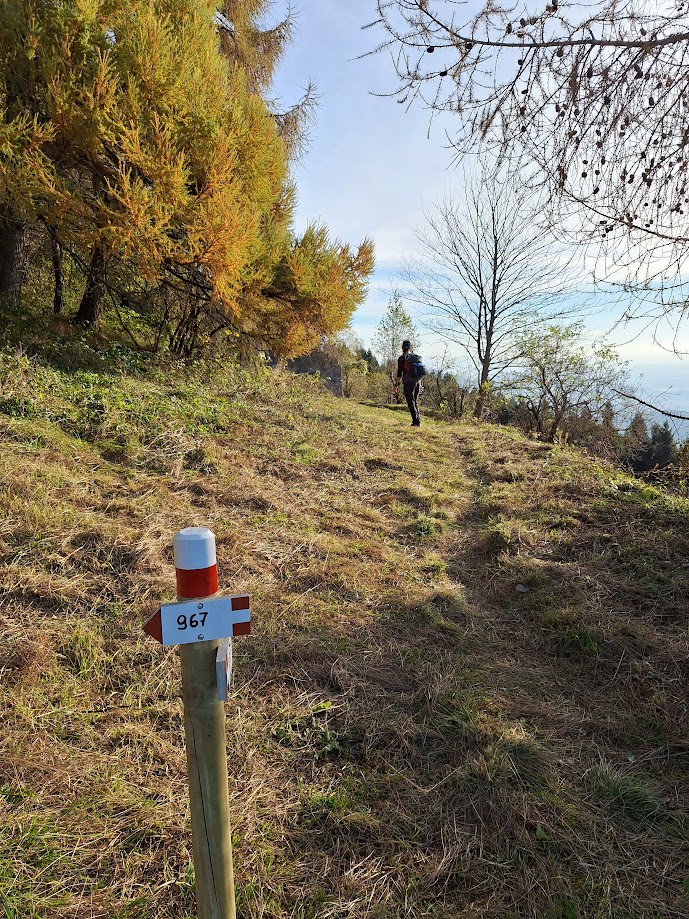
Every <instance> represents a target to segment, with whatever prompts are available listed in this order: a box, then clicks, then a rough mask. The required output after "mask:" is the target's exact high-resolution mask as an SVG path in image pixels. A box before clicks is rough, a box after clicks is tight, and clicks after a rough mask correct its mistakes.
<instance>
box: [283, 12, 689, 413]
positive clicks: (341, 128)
mask: <svg viewBox="0 0 689 919" xmlns="http://www.w3.org/2000/svg"><path fill="white" fill-rule="evenodd" d="M280 8H281V7H280V3H276V6H275V10H274V12H275V14H278V13H279V11H280ZM296 13H297V29H296V34H295V38H294V42H293V44H292V45H291V46H290V48H289V49H288V51H287V53H286V55H285V58H284V61H283V63H282V65H281V67H280V70H279V71H278V73H277V75H276V81H275V86H274V92H275V94H276V95H277V96H279V98H280V100H281V103H282V105H283V107H288V106H289V105H290V104H293V103H294V102H295V101H296V100H297V99H299V98H300V96H301V95H302V94H303V90H304V88H305V87H306V85H307V84H308V82H309V80H310V79H312V80H313V81H315V83H316V84H317V91H318V95H319V106H318V111H317V114H316V121H315V124H314V125H313V127H312V129H311V132H310V142H309V145H308V148H307V150H306V152H305V154H304V156H303V158H302V160H301V162H299V163H298V164H297V165H296V166H295V168H294V178H295V181H296V186H297V192H298V208H297V217H296V229H297V231H301V230H303V229H304V228H305V227H306V225H307V224H308V223H309V222H311V221H322V222H323V223H325V224H327V226H328V228H329V229H330V232H331V235H332V236H333V237H336V238H338V239H340V240H342V241H343V242H347V243H350V244H351V245H354V246H355V245H357V244H358V243H359V242H360V241H361V240H362V239H364V238H365V237H370V238H372V239H373V241H374V243H375V248H376V271H375V274H374V277H373V279H372V282H371V287H370V291H369V294H368V297H367V299H366V302H365V303H364V304H363V305H362V306H361V307H360V308H359V309H358V310H357V312H356V313H355V315H354V317H353V321H352V329H353V331H354V333H355V334H356V335H357V336H358V337H359V338H361V339H362V340H363V342H364V343H365V344H366V345H369V344H370V343H371V338H372V336H373V335H374V333H375V329H376V326H377V325H378V323H379V322H380V319H381V317H382V316H383V314H384V312H385V309H386V305H387V302H388V300H389V299H390V296H391V294H392V291H393V290H394V289H395V288H397V289H400V290H401V291H402V294H403V296H404V292H405V282H404V278H403V263H404V260H405V257H407V258H408V257H411V256H413V254H414V250H415V247H416V235H415V229H416V228H420V227H422V226H423V223H424V209H425V210H426V211H428V210H429V209H430V208H431V207H432V205H433V203H434V202H435V201H437V200H439V199H440V198H442V197H443V196H444V195H445V194H446V193H447V192H449V191H450V190H451V189H452V188H458V187H460V185H461V178H462V171H461V168H458V167H457V164H456V163H453V153H452V151H451V150H450V149H449V145H448V140H447V136H446V132H450V133H451V132H452V127H453V118H455V117H456V116H450V115H441V116H436V117H435V119H434V121H433V123H432V124H431V123H430V118H429V112H428V111H427V110H424V109H423V108H421V107H420V106H412V107H411V108H409V109H408V108H407V106H406V105H400V104H399V103H397V102H396V100H395V99H394V98H385V97H381V96H378V95H376V94H377V93H378V94H385V93H389V92H391V91H393V90H394V88H395V85H396V82H395V72H394V67H393V64H392V60H391V56H390V53H389V52H388V53H386V52H383V53H381V54H377V55H374V56H369V57H364V58H361V57H360V56H361V55H363V54H366V52H369V51H371V50H373V49H374V48H375V47H376V45H377V44H378V43H379V42H380V41H381V40H382V39H383V37H384V36H383V34H382V33H381V32H380V30H377V29H369V30H365V29H363V26H364V25H366V24H367V23H369V22H371V21H373V20H374V19H375V18H376V10H375V0H300V2H299V6H298V8H297V9H296ZM610 302H612V301H610ZM405 305H406V306H407V308H408V309H409V310H410V312H411V313H412V316H413V318H414V319H415V321H417V325H419V326H420V331H421V333H422V334H421V345H422V353H423V356H424V359H425V360H426V361H430V362H431V364H432V360H433V357H434V356H438V355H440V354H441V353H442V344H441V343H440V342H439V341H438V340H437V339H436V338H435V337H434V336H433V334H432V333H430V332H428V331H424V330H423V328H422V321H420V320H419V317H418V315H417V316H414V305H413V304H412V303H411V302H410V301H409V300H407V301H406V304H405ZM618 312H619V310H618V311H615V310H614V309H613V308H612V307H610V309H609V312H608V313H605V314H604V315H601V316H598V317H597V318H596V319H595V320H589V324H590V327H591V330H592V334H593V335H594V336H595V337H597V338H598V337H600V335H601V334H602V333H603V332H607V331H608V329H609V328H610V327H611V326H612V325H613V324H614V319H615V318H616V316H617V314H618ZM663 337H664V338H665V341H669V336H667V335H665V336H663ZM610 343H611V344H613V345H615V346H617V347H618V350H619V352H620V354H621V356H622V357H623V358H625V359H627V360H629V361H630V362H631V365H632V367H633V376H634V378H635V379H638V387H639V391H640V392H641V393H642V394H643V395H645V396H651V395H652V396H653V397H654V398H655V399H659V400H660V401H661V402H662V403H663V405H664V406H665V407H666V408H668V409H669V408H672V409H674V410H675V411H678V412H680V413H684V414H689V358H686V359H685V360H683V361H682V360H680V359H679V358H678V357H676V356H675V355H673V354H671V353H669V352H668V351H667V350H664V349H663V348H661V347H658V346H655V345H654V344H653V341H652V335H651V333H650V332H646V333H643V332H642V327H641V325H639V326H637V327H636V328H634V327H632V328H629V327H626V328H625V329H616V330H615V331H614V332H613V334H612V337H611V339H610ZM680 345H683V346H684V347H685V350H687V351H689V326H687V328H686V329H685V331H684V333H683V335H682V336H681V337H680ZM640 375H641V376H640ZM649 401H650V400H649Z"/></svg>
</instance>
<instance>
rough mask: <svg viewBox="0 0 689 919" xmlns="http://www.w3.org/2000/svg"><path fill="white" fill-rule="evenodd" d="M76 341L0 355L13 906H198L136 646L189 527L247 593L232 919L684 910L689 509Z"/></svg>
mask: <svg viewBox="0 0 689 919" xmlns="http://www.w3.org/2000/svg"><path fill="white" fill-rule="evenodd" d="M77 346H79V348H81V346H80V345H79V343H78V342H77V343H74V347H75V350H76V349H77ZM91 356H92V361H91V364H90V366H89V365H88V362H87V363H85V364H84V365H83V366H82V367H81V369H74V365H73V366H72V368H71V369H65V368H64V367H63V368H62V369H60V367H59V366H58V364H56V363H55V362H54V361H51V362H48V361H45V362H43V361H41V360H39V359H37V358H35V357H31V356H29V355H28V354H27V353H26V352H24V351H22V350H21V349H19V348H17V347H16V346H15V345H13V346H12V347H8V348H6V349H5V351H3V352H2V354H0V385H1V390H0V434H1V436H2V451H1V452H0V482H1V485H0V503H1V513H0V560H1V563H2V591H1V593H0V622H1V626H2V628H1V631H0V680H1V681H0V699H1V705H2V718H1V723H0V829H1V831H0V913H1V914H2V915H4V916H5V917H6V919H29V917H31V919H34V917H35V919H38V917H40V919H100V917H103V919H105V917H108V919H110V917H112V919H115V917H116V919H151V917H161V919H163V917H164V919H183V917H184V919H191V917H193V916H194V915H195V905H194V888H193V883H194V878H193V866H192V861H191V851H190V850H191V835H190V825H189V811H188V803H187V789H186V762H185V752H184V741H183V724H182V708H181V699H180V680H179V661H178V655H177V653H176V650H175V649H174V648H170V649H164V648H161V647H160V646H159V645H157V644H156V643H155V642H154V641H152V640H151V639H150V638H148V637H147V636H145V635H144V634H143V632H142V631H141V624H142V623H143V621H144V619H145V618H146V617H147V616H148V615H149V614H150V613H151V612H152V611H153V610H154V609H155V608H156V606H157V605H158V604H159V603H160V602H161V601H163V600H170V599H171V598H173V597H174V570H173V566H172V553H171V540H172V536H173V534H174V533H175V531H176V530H177V529H179V528H180V527H182V526H189V525H207V526H209V527H210V528H211V529H212V530H213V531H214V532H215V533H216V536H217V542H218V567H219V572H220V583H221V590H223V591H228V592H229V591H240V592H244V591H247V592H249V593H250V594H251V595H252V613H253V619H254V622H253V634H252V635H251V636H249V637H246V638H242V639H237V640H236V641H235V676H234V685H233V691H232V695H231V700H230V702H229V703H228V704H227V706H226V710H227V736H228V762H229V773H230V808H231V819H232V825H233V833H234V855H235V874H236V882H237V897H238V914H239V916H240V917H242V919H288V917H289V919H421V917H428V919H460V917H533V919H543V917H547V919H575V917H587V919H588V917H590V919H598V917H601V919H602V917H636V919H642V917H648V919H651V917H653V919H659V917H681V916H688V915H689V817H688V816H687V815H688V812H689V781H688V777H689V768H688V767H689V734H688V730H687V724H688V721H689V719H688V718H687V684H688V680H689V614H688V610H687V586H688V584H689V503H688V502H687V501H686V500H684V499H682V498H679V497H674V496H671V495H668V494H666V493H664V492H662V491H660V490H656V489H655V488H653V487H651V486H649V485H647V484H643V483H641V482H639V481H635V480H633V479H632V478H630V477H629V476H628V475H626V474H623V473H621V472H620V471H619V470H617V469H615V468H614V467H612V466H607V465H605V464H604V463H601V462H600V461H598V460H594V459H592V458H591V457H590V456H588V455H586V454H584V453H583V452H580V451H579V450H577V449H574V448H570V447H567V446H565V445H557V444H556V445H547V444H543V443H539V442H535V441H529V440H527V439H525V438H524V437H523V436H522V435H521V434H519V433H518V432H516V431H515V430H512V429H509V428H501V427H497V426H492V425H488V424H477V423H474V422H473V421H466V422H463V423H458V424H449V423H443V422H439V421H433V420H431V419H424V423H423V426H422V427H421V429H420V430H419V431H414V432H411V431H410V428H409V427H408V415H407V413H406V409H405V410H402V408H401V407H400V408H398V407H394V408H385V407H376V406H371V405H361V404H356V403H353V402H350V401H349V400H344V399H340V400H337V399H335V398H333V397H331V396H329V395H327V394H325V393H323V392H322V391H321V390H320V389H319V387H318V386H317V384H315V383H313V382H310V381H309V380H308V379H305V378H298V377H295V376H292V375H289V374H286V373H271V374H269V373H264V374H258V375H252V374H248V373H244V372H243V371H241V370H238V369H232V368H229V369H224V370H218V369H217V368H215V369H211V368H208V367H203V366H201V367H197V368H196V369H195V370H193V371H192V372H191V373H190V372H189V371H183V370H182V369H179V368H178V369H175V368H173V367H167V368H159V369H157V370H156V369H148V370H145V369H142V368H141V367H139V365H138V363H137V362H136V361H135V360H134V359H133V358H129V357H127V353H126V352H125V351H124V350H122V351H121V353H119V355H118V354H110V355H108V356H107V359H106V357H102V358H101V357H99V356H98V354H97V353H96V352H93V353H92V355H91ZM3 910H4V912H2V911H3Z"/></svg>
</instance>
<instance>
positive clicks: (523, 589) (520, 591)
mask: <svg viewBox="0 0 689 919" xmlns="http://www.w3.org/2000/svg"><path fill="white" fill-rule="evenodd" d="M514 589H515V590H516V591H517V593H518V594H528V592H529V588H528V587H527V586H526V584H517V586H516V587H515V588H514Z"/></svg>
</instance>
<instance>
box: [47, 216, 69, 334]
mask: <svg viewBox="0 0 689 919" xmlns="http://www.w3.org/2000/svg"><path fill="white" fill-rule="evenodd" d="M48 233H49V234H50V250H51V254H52V257H53V274H54V275H55V293H54V295H53V313H55V315H56V316H61V315H62V313H63V312H64V309H65V270H64V267H63V264H62V246H61V245H60V240H59V239H58V238H57V233H56V232H55V229H54V228H53V227H48Z"/></svg>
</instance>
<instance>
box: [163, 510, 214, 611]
mask: <svg viewBox="0 0 689 919" xmlns="http://www.w3.org/2000/svg"><path fill="white" fill-rule="evenodd" d="M172 554H173V556H174V559H175V574H176V576H177V598H178V599H179V600H193V599H194V598H195V597H210V596H212V595H213V594H215V593H217V592H218V564H217V560H216V557H215V534H214V533H212V532H211V531H210V530H209V529H208V528H207V527H185V528H184V529H183V530H180V531H179V533H175V535H174V537H173V539H172Z"/></svg>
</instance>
